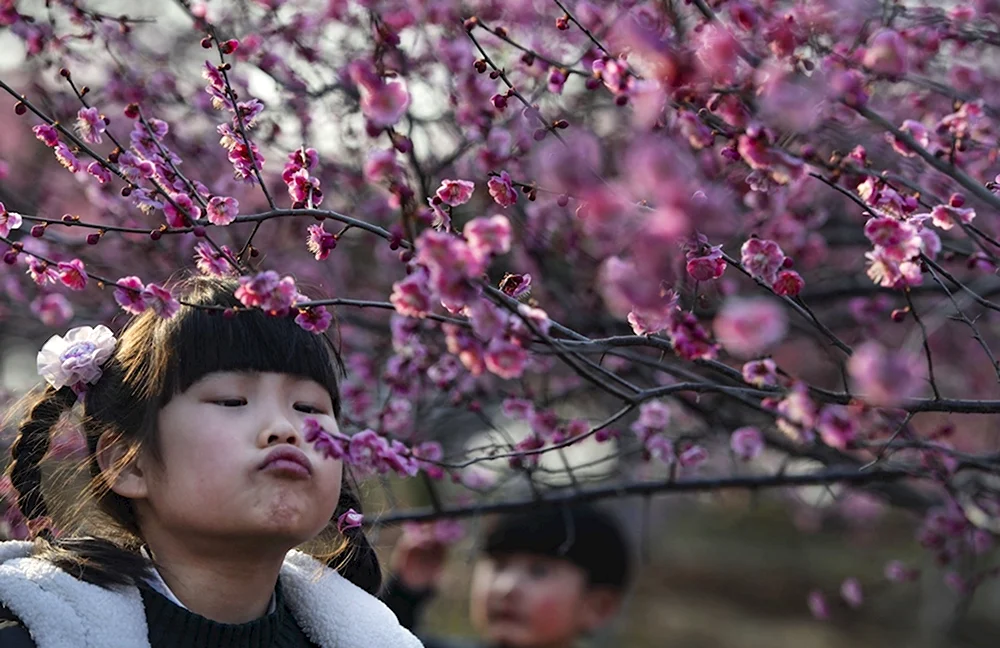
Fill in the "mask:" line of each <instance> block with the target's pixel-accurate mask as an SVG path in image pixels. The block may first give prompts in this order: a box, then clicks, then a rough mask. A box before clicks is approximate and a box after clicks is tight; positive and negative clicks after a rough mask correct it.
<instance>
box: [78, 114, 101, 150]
mask: <svg viewBox="0 0 1000 648" xmlns="http://www.w3.org/2000/svg"><path fill="white" fill-rule="evenodd" d="M106 128H107V125H106V124H105V123H104V116H103V115H101V113H100V112H99V111H98V110H97V108H81V109H80V111H79V112H77V113H76V132H77V133H79V134H80V137H81V138H82V139H83V141H84V142H86V143H88V144H100V143H101V142H102V141H103V139H102V138H101V133H103V132H104V131H105V129H106Z"/></svg>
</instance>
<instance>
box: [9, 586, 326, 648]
mask: <svg viewBox="0 0 1000 648" xmlns="http://www.w3.org/2000/svg"><path fill="white" fill-rule="evenodd" d="M139 591H140V593H141V594H142V603H143V607H145V609H146V625H147V626H148V627H149V644H150V646H151V647H152V648H265V647H266V648H318V646H317V645H316V644H314V643H313V642H311V641H310V640H309V638H308V637H307V636H306V635H305V633H304V632H303V631H302V629H301V628H299V625H298V623H296V621H295V618H294V617H293V616H292V613H291V611H290V610H289V609H288V605H287V604H286V603H285V598H284V596H283V594H282V591H281V582H280V581H279V582H278V586H277V588H276V589H275V608H274V612H272V613H270V614H268V615H267V616H264V617H261V618H260V619H257V620H256V621H251V622H250V623H242V624H238V625H233V624H226V623H216V622H215V621H211V620H209V619H206V618H205V617H203V616H199V615H197V614H195V613H194V612H190V611H188V610H185V609H184V608H182V607H180V606H178V605H175V604H174V603H172V602H170V601H169V600H168V599H167V598H166V597H164V596H163V595H161V594H160V593H158V592H156V591H154V590H152V589H149V588H147V587H140V588H139ZM0 646H2V647H3V648H37V647H36V645H35V642H34V641H33V640H32V639H31V636H30V635H29V634H28V631H27V629H26V628H25V627H24V626H23V625H22V624H21V622H20V620H18V619H17V617H16V616H14V614H13V613H11V612H10V611H9V610H8V609H7V608H0Z"/></svg>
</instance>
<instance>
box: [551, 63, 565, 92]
mask: <svg viewBox="0 0 1000 648" xmlns="http://www.w3.org/2000/svg"><path fill="white" fill-rule="evenodd" d="M566 77H567V75H566V72H565V71H564V70H562V69H560V68H557V67H552V68H550V69H549V86H548V87H549V92H551V93H552V94H562V91H563V85H565V83H566Z"/></svg>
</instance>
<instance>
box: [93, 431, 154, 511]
mask: <svg viewBox="0 0 1000 648" xmlns="http://www.w3.org/2000/svg"><path fill="white" fill-rule="evenodd" d="M97 465H98V466H100V468H101V473H102V474H103V475H104V479H105V480H106V481H107V484H108V487H109V488H110V489H111V490H112V491H113V492H115V493H117V494H118V495H121V496H122V497H126V498H128V499H143V498H145V497H146V496H147V494H148V493H149V484H148V483H147V475H146V472H145V471H144V470H143V467H142V465H141V463H140V461H139V456H138V453H137V452H136V451H135V448H134V447H133V446H131V445H129V444H128V443H126V442H125V441H124V440H122V438H121V435H118V434H114V433H112V432H105V433H104V434H102V435H101V438H100V439H98V440H97Z"/></svg>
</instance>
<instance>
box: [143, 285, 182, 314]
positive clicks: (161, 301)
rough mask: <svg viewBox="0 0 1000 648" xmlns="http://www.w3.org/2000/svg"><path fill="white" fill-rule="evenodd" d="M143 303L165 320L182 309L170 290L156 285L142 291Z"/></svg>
mask: <svg viewBox="0 0 1000 648" xmlns="http://www.w3.org/2000/svg"><path fill="white" fill-rule="evenodd" d="M142 302H143V303H144V304H145V305H146V307H147V308H151V309H153V312H154V313H156V314H157V315H159V316H160V317H162V318H164V319H170V318H171V317H173V316H174V315H176V314H177V311H179V310H180V308H181V304H180V302H178V301H177V300H176V299H175V298H174V296H173V295H171V294H170V291H169V290H167V289H166V288H163V287H161V286H158V285H157V284H154V283H151V284H148V285H147V286H146V287H145V288H143V289H142Z"/></svg>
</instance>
